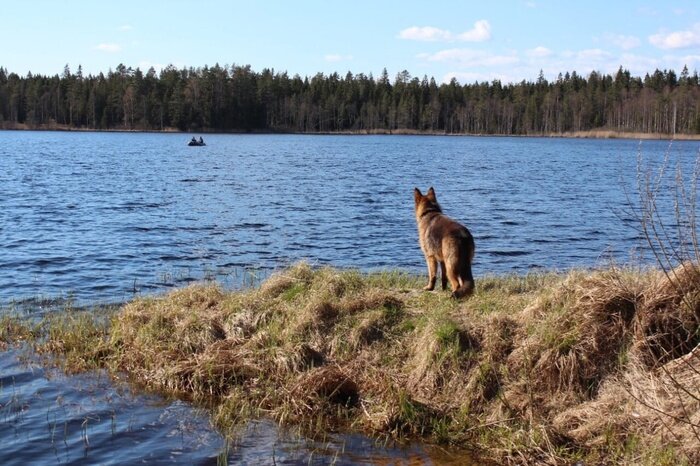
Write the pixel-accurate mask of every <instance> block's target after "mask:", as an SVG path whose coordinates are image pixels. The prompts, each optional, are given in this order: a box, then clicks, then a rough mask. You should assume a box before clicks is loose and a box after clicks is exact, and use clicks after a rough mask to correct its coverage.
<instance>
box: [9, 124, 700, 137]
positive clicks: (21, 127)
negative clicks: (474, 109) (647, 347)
mask: <svg viewBox="0 0 700 466" xmlns="http://www.w3.org/2000/svg"><path fill="white" fill-rule="evenodd" d="M0 131H60V132H76V133H179V134H184V135H190V134H251V135H256V134H258V135H271V134H286V135H309V136H320V135H323V136H374V135H386V136H391V135H398V136H455V137H458V136H466V137H513V138H563V139H643V140H675V141H700V134H684V133H683V134H681V133H677V134H668V133H641V132H634V131H630V132H625V131H616V130H607V129H595V130H587V131H566V132H563V133H555V132H549V133H537V134H535V133H532V134H495V133H494V134H491V133H447V132H444V131H416V130H406V129H397V130H386V129H374V130H360V131H315V132H297V131H284V130H269V129H268V130H228V131H221V130H215V129H211V128H207V129H201V130H190V131H182V130H179V129H177V128H164V129H161V130H157V129H126V128H111V129H93V128H78V127H69V126H67V125H44V126H38V127H30V126H29V125H26V124H13V125H8V124H4V125H2V126H1V127H0Z"/></svg>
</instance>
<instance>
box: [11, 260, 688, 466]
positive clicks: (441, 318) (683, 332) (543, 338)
mask: <svg viewBox="0 0 700 466" xmlns="http://www.w3.org/2000/svg"><path fill="white" fill-rule="evenodd" d="M671 276H673V277H675V278H673V279H669V277H668V276H666V275H665V274H664V273H662V272H661V271H659V270H656V269H653V270H622V269H617V268H611V269H604V270H596V271H580V270H573V271H569V272H566V273H551V272H550V273H548V272H544V273H532V274H525V275H510V276H502V277H488V276H487V277H483V278H482V279H480V280H478V281H477V292H476V293H475V295H474V296H472V297H471V298H470V299H468V300H459V301H458V300H454V299H451V298H450V295H449V292H442V291H435V292H423V291H421V287H422V284H423V280H422V278H423V277H418V276H411V275H406V274H404V273H402V272H400V271H386V272H380V273H361V272H357V271H353V270H339V269H334V268H330V267H323V268H312V267H311V266H309V265H308V264H305V263H300V264H297V265H294V266H292V267H290V268H288V269H285V270H282V271H279V272H278V273H276V274H274V275H273V276H271V277H270V278H268V279H267V280H265V281H264V282H263V283H261V284H260V285H259V286H257V287H255V288H254V289H250V290H241V291H225V290H223V289H222V288H221V287H220V286H219V285H217V284H215V283H197V284H193V285H189V286H186V287H183V288H178V289H175V290H172V291H170V292H168V293H166V294H165V295H162V296H155V297H139V298H136V299H134V300H132V301H129V302H127V303H125V304H124V305H123V306H121V307H120V308H119V309H116V310H114V312H111V313H109V314H108V315H105V314H104V313H101V314H100V313H92V312H90V311H77V310H70V309H68V310H67V312H66V313H57V314H55V315H54V314H52V315H51V316H48V317H47V318H46V319H45V320H44V322H42V323H41V324H40V325H36V324H34V325H30V324H27V322H26V320H22V319H21V318H20V317H17V318H15V317H12V316H6V317H5V318H4V320H3V319H0V343H3V340H4V343H5V344H6V345H10V344H12V343H13V342H22V343H26V344H29V345H30V346H31V347H33V348H35V350H36V351H37V352H38V353H39V354H41V355H44V356H49V355H52V356H53V357H54V359H53V361H54V364H56V365H58V366H59V367H62V368H63V369H64V370H65V371H66V372H68V373H79V372H82V371H86V370H87V371H89V370H93V369H106V370H108V372H109V373H110V374H112V375H113V376H115V377H118V378H121V377H125V378H126V379H127V380H130V381H131V382H133V383H136V384H141V385H142V386H143V388H146V389H148V390H149V391H152V392H155V393H160V394H162V395H163V396H166V397H176V398H181V399H185V400H188V401H191V402H193V403H194V404H195V405H198V406H202V407H206V408H207V409H208V410H209V412H210V415H211V418H212V421H213V423H214V425H216V426H217V427H218V428H219V429H220V430H221V431H222V433H224V435H227V434H234V433H235V430H236V427H237V426H240V425H241V424H242V423H245V422H247V421H249V420H251V419H260V418H269V419H272V420H274V421H276V422H278V423H280V424H281V425H286V426H289V427H296V428H298V429H299V430H300V432H303V433H305V434H308V435H310V436H312V437H316V436H319V437H323V435H327V434H328V433H331V432H350V433H352V432H356V433H364V434H367V435H370V436H373V437H376V438H387V439H397V440H408V441H417V442H421V443H424V442H425V443H427V444H438V445H445V446H451V447H457V448H464V449H466V450H469V451H474V452H475V453H476V456H475V457H476V458H480V459H484V460H488V461H494V462H497V463H504V462H512V461H514V460H516V459H520V460H523V459H525V460H527V461H528V462H541V461H546V462H549V463H552V464H553V463H569V464H573V463H575V462H577V461H580V460H583V461H584V462H585V463H587V464H588V463H591V464H597V463H600V462H608V461H612V462H615V463H636V462H638V461H639V460H640V459H645V460H646V462H647V463H649V464H684V462H685V461H687V463H688V464H691V463H692V462H694V461H696V460H698V459H700V456H698V454H700V453H699V452H700V448H698V447H699V446H700V444H699V442H700V438H698V436H697V432H696V431H694V430H692V429H690V428H689V425H695V424H697V422H698V421H700V418H698V416H700V398H698V397H696V396H695V394H694V392H695V391H696V390H697V386H696V385H694V384H695V383H696V379H697V377H696V372H692V373H691V372H689V371H688V370H687V367H689V365H694V364H695V362H696V361H697V362H700V359H699V358H700V347H697V346H695V343H694V340H693V338H692V335H694V334H696V333H695V332H697V331H698V330H700V326H699V325H700V323H698V322H697V321H696V320H694V319H693V316H694V312H695V311H694V310H693V309H689V308H688V307H687V306H686V305H684V302H685V299H686V297H688V296H697V295H698V293H700V280H699V277H700V268H698V266H697V265H694V264H691V263H686V264H683V265H681V266H679V267H678V268H676V269H675V270H674V271H673V273H672V274H671ZM674 322H686V323H689V324H690V323H691V322H692V323H693V328H685V327H684V326H677V325H674ZM0 348H1V345H0ZM47 361H48V360H47ZM532 374H537V376H536V377H532ZM679 386H680V387H682V388H683V389H684V390H680V391H679V390H678V387H679ZM659 387H661V388H665V389H670V388H673V387H675V388H676V390H675V391H672V390H671V391H666V392H663V391H661V392H660V391H659ZM686 394H688V395H689V396H685V395H686ZM679 406H682V407H683V408H684V409H687V412H689V413H694V414H692V415H689V417H688V418H687V419H686V418H684V417H683V415H677V413H678V412H679V411H678V409H680V408H679ZM673 413H676V414H673ZM674 416H675V417H674ZM660 421H661V422H662V423H663V425H664V427H663V428H660V427H659V426H660V424H659V422H660ZM515 462H518V461H515Z"/></svg>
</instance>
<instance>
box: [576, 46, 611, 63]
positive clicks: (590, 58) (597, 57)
mask: <svg viewBox="0 0 700 466" xmlns="http://www.w3.org/2000/svg"><path fill="white" fill-rule="evenodd" d="M611 56H612V55H611V54H610V53H608V52H606V51H605V50H601V49H586V50H581V51H579V52H578V53H577V54H576V58H577V59H578V60H580V61H582V62H600V61H604V60H607V59H608V58H610V57H611Z"/></svg>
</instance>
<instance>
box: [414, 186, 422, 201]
mask: <svg viewBox="0 0 700 466" xmlns="http://www.w3.org/2000/svg"><path fill="white" fill-rule="evenodd" d="M422 198H423V193H421V192H420V189H418V188H414V189H413V199H415V201H416V202H418V201H420V200H421V199H422Z"/></svg>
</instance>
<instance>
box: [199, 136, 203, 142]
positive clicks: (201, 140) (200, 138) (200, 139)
mask: <svg viewBox="0 0 700 466" xmlns="http://www.w3.org/2000/svg"><path fill="white" fill-rule="evenodd" d="M199 143H200V144H204V139H202V136H200V137H199Z"/></svg>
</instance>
